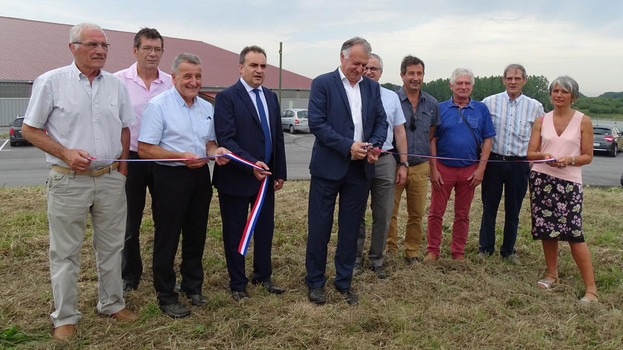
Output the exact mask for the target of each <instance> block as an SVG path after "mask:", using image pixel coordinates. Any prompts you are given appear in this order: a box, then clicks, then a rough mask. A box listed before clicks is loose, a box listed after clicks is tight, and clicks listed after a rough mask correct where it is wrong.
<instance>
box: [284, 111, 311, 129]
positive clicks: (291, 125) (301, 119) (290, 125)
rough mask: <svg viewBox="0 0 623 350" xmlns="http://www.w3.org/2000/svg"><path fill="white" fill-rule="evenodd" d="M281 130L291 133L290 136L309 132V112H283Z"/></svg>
mask: <svg viewBox="0 0 623 350" xmlns="http://www.w3.org/2000/svg"><path fill="white" fill-rule="evenodd" d="M281 128H282V129H283V130H288V131H290V134H294V133H295V132H309V126H308V125H307V110H306V109H300V108H290V109H285V110H284V111H283V112H281Z"/></svg>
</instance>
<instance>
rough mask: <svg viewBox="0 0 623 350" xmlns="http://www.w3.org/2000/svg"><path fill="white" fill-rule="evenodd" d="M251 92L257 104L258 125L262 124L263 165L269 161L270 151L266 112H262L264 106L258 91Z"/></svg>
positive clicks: (270, 143)
mask: <svg viewBox="0 0 623 350" xmlns="http://www.w3.org/2000/svg"><path fill="white" fill-rule="evenodd" d="M253 92H254V93H255V103H256V104H257V110H258V112H259V113H260V123H261V124H262V131H263V132H264V140H265V142H264V163H268V161H270V154H271V151H272V142H271V140H270V129H269V126H268V118H266V112H264V104H263V103H262V99H261V98H260V90H259V89H253Z"/></svg>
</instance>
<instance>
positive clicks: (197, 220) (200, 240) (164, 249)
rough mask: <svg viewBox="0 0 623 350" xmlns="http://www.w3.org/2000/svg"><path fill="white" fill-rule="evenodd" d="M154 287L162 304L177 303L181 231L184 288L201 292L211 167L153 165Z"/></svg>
mask: <svg viewBox="0 0 623 350" xmlns="http://www.w3.org/2000/svg"><path fill="white" fill-rule="evenodd" d="M154 184H155V189H156V201H155V203H154V206H153V208H154V219H155V226H156V227H155V228H156V230H155V234H154V257H153V273H154V288H155V289H156V292H157V296H158V301H159V303H160V305H168V304H174V303H177V301H178V295H177V293H176V292H174V291H173V287H174V286H175V270H174V267H173V264H174V260H175V253H176V251H177V246H178V243H179V239H180V233H181V234H182V263H181V266H180V273H181V275H182V283H181V289H182V291H183V292H184V293H186V294H200V293H201V285H202V284H203V266H202V258H203V250H204V246H205V239H206V229H207V226H208V210H209V209H210V201H211V199H212V185H211V183H210V169H209V168H208V166H207V165H205V166H203V167H201V168H199V169H190V168H188V167H185V166H166V165H160V164H155V165H154Z"/></svg>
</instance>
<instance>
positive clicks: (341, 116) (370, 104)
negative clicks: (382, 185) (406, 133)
mask: <svg viewBox="0 0 623 350" xmlns="http://www.w3.org/2000/svg"><path fill="white" fill-rule="evenodd" d="M338 69H339V68H338ZM359 89H360V92H361V118H362V121H363V142H370V143H374V144H376V143H380V144H382V143H383V142H385V138H386V137H387V117H386V115H385V110H384V109H383V103H382V102H381V91H380V87H379V84H378V83H377V82H375V81H374V80H372V79H369V78H368V77H363V80H362V81H361V82H360V83H359ZM308 124H309V129H310V131H311V132H312V133H313V134H314V135H315V136H316V141H315V142H314V148H313V150H312V156H311V161H310V163H309V171H310V173H311V175H313V176H318V177H321V178H325V179H329V180H339V179H341V178H343V177H344V176H345V175H346V172H347V171H348V167H349V165H350V161H351V159H350V147H351V145H352V144H353V136H354V133H355V126H354V124H353V118H352V115H351V111H350V105H349V104H348V97H347V96H346V91H345V90H344V85H343V84H342V80H341V79H340V73H339V72H338V70H337V69H336V70H335V71H333V72H330V73H326V74H323V75H320V76H318V77H317V78H316V79H314V80H313V81H312V85H311V92H310V96H309V107H308ZM365 172H366V177H367V178H369V179H371V178H372V177H374V164H369V163H368V162H367V161H365Z"/></svg>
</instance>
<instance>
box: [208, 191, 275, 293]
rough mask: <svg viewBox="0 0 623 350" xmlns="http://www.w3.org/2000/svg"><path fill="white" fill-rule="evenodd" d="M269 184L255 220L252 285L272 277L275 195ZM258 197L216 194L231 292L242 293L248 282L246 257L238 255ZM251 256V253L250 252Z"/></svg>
mask: <svg viewBox="0 0 623 350" xmlns="http://www.w3.org/2000/svg"><path fill="white" fill-rule="evenodd" d="M271 184H272V181H270V180H269V183H268V187H267V188H266V198H264V205H263V206H262V210H261V211H260V214H259V216H258V220H257V223H256V224H255V230H254V232H253V237H252V243H253V250H252V252H253V273H252V275H251V279H252V280H254V281H268V280H270V277H271V275H272V264H271V249H272V245H273V232H274V227H275V191H274V188H273V187H272V185H271ZM256 197H257V196H255V195H253V196H249V197H240V196H231V195H226V194H223V193H221V192H219V205H220V208H221V218H222V220H223V244H224V246H225V259H226V260H227V271H228V272H229V287H230V288H231V290H235V291H243V290H245V289H246V287H247V283H248V282H249V280H248V278H247V276H246V273H245V266H244V264H245V263H244V260H245V257H244V256H242V255H241V254H240V253H238V247H239V245H240V239H241V238H242V234H243V231H244V228H245V224H246V222H247V219H248V217H249V213H250V210H251V208H252V207H253V204H254V203H255V199H256ZM249 252H251V249H249Z"/></svg>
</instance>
